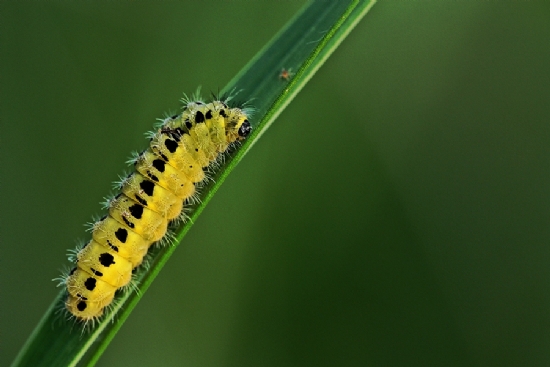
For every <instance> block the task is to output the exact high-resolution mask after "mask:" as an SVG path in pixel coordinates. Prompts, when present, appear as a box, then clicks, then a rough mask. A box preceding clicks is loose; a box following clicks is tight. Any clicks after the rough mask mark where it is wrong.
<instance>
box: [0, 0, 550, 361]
mask: <svg viewBox="0 0 550 367" xmlns="http://www.w3.org/2000/svg"><path fill="white" fill-rule="evenodd" d="M302 3H303V2H301V1H290V0H286V1H279V2H267V1H266V2H255V1H224V2H204V3H203V2H198V1H197V2H193V3H188V2H183V1H180V2H176V1H171V2H170V1H166V2H159V1H150V2H130V1H125V2H120V3H114V2H106V1H104V2H98V3H95V4H94V3H91V2H81V3H78V4H71V3H69V2H65V1H61V2H28V3H25V2H17V3H16V2H2V3H0V27H1V28H0V29H1V31H0V37H1V41H2V47H1V65H0V67H1V80H0V91H1V96H0V97H1V102H0V104H1V110H0V112H1V116H0V123H1V135H0V143H1V144H0V149H2V154H1V159H2V160H1V165H0V169H1V177H0V195H1V198H0V199H1V203H2V210H1V212H0V241H1V247H0V249H1V250H0V251H1V254H2V255H1V264H2V271H1V272H0V286H1V306H0V307H1V313H0V350H1V351H0V365H2V366H4V365H7V364H9V363H10V362H11V361H12V360H13V358H14V357H15V355H16V353H17V351H18V350H19V348H20V347H21V346H22V344H23V343H24V341H25V340H26V338H27V337H28V336H29V334H30V332H31V331H32V329H33V328H34V326H35V325H36V323H37V322H38V320H39V319H40V318H41V316H42V314H43V313H44V312H45V310H46V308H47V307H48V306H49V305H50V303H51V301H52V300H53V298H54V296H55V295H56V294H57V292H58V290H57V289H56V288H55V285H54V283H52V282H51V280H50V279H52V278H54V277H56V276H58V274H59V269H61V268H62V266H63V265H66V264H68V263H67V261H66V260H65V252H66V250H67V249H68V248H70V247H73V244H74V240H75V239H77V238H87V237H86V234H85V232H84V227H83V226H82V224H83V223H85V222H87V221H89V220H90V218H91V215H92V214H94V213H99V212H100V210H99V205H98V202H99V201H100V200H101V199H102V197H103V196H105V195H106V194H108V193H109V190H110V182H111V181H113V180H115V179H116V178H117V175H118V174H120V173H121V172H122V171H123V169H124V168H125V165H124V163H123V162H124V161H125V159H126V157H127V156H128V155H129V153H130V151H132V150H134V149H140V148H142V147H144V146H145V140H144V138H143V135H142V134H143V132H145V131H146V130H147V129H149V128H150V126H151V125H152V123H153V122H154V121H155V119H156V118H157V117H162V116H163V114H164V113H165V112H170V111H171V112H174V111H177V108H179V104H178V99H179V98H180V97H181V96H182V93H183V92H187V93H189V92H193V91H194V90H195V88H196V87H197V86H198V85H202V86H203V90H205V91H210V90H217V89H218V87H223V86H224V85H225V84H226V83H227V82H228V81H229V79H231V78H232V77H233V76H234V75H235V74H236V73H237V72H238V71H239V70H240V68H241V67H242V66H243V65H244V64H245V63H246V62H247V61H248V60H249V59H250V58H251V57H252V56H253V55H254V54H255V53H256V52H257V51H258V50H259V49H260V48H261V47H262V46H263V45H264V44H265V43H266V42H267V41H268V40H269V39H270V38H271V37H272V36H273V35H274V34H275V32H276V31H277V30H279V29H280V27H281V26H282V25H284V24H285V23H286V21H287V20H288V19H289V18H290V17H291V16H292V15H293V14H294V13H295V12H296V11H297V10H298V9H299V8H300V7H301V5H302ZM549 19H550V5H549V4H548V3H546V2H544V1H542V0H540V1H536V0H533V1H513V0H508V1H506V0H502V1H481V0H464V1H454V0H448V1H445V0H440V1H436V0H431V1H430V0H417V1H412V0H410V1H409V0H380V1H379V3H378V4H377V5H375V7H374V8H373V9H372V10H371V12H370V13H369V14H368V15H367V17H366V18H365V19H364V20H363V21H362V22H361V23H360V24H359V26H358V27H357V28H356V29H355V30H354V31H353V32H352V33H351V35H350V36H349V37H348V39H347V40H346V41H345V42H344V43H343V44H342V46H341V47H340V48H339V49H338V50H337V51H336V52H335V53H334V55H333V56H332V57H331V58H329V60H328V62H327V63H326V65H325V66H324V67H323V68H321V70H320V71H319V73H318V74H317V75H316V76H315V77H314V78H313V79H312V80H311V82H310V83H309V84H308V85H307V86H306V88H305V89H304V90H303V91H302V93H300V94H299V95H298V96H297V98H296V99H295V100H294V101H293V102H292V103H291V104H290V106H289V107H288V108H287V110H286V111H285V112H284V113H283V114H282V115H281V116H280V117H279V119H278V120H277V121H276V122H275V124H273V126H272V127H271V129H270V130H268V131H267V133H266V134H265V135H264V136H263V137H262V139H261V140H260V141H259V143H258V144H257V145H255V146H254V148H253V149H252V150H251V152H250V153H249V154H248V155H247V156H246V157H245V159H244V160H243V161H242V162H241V164H240V165H239V167H238V168H237V169H236V170H235V171H234V172H233V174H232V175H230V177H229V178H228V180H227V181H226V183H225V184H224V185H223V186H222V188H221V190H220V191H219V192H218V194H217V195H216V196H215V197H214V200H212V202H211V203H210V205H209V206H208V207H207V208H206V210H205V211H204V213H203V215H202V216H201V217H200V219H199V220H198V221H197V222H196V224H195V225H194V227H193V228H192V230H191V231H190V233H189V235H188V236H187V237H186V238H185V239H184V241H183V243H182V245H181V246H180V247H179V248H178V251H176V254H175V255H174V256H173V257H172V259H171V260H170V262H169V263H168V264H167V266H166V267H165V268H164V269H163V271H162V272H161V273H160V275H159V277H158V278H157V280H156V282H155V283H154V284H153V286H152V287H151V288H150V289H149V291H148V292H147V294H146V296H145V297H144V298H143V299H142V301H141V302H140V304H139V305H138V306H137V307H136V309H135V310H134V312H133V313H132V315H131V316H130V318H129V320H128V321H127V322H126V324H125V325H124V326H123V328H122V329H121V331H120V332H119V334H118V335H117V336H116V338H115V339H114V341H113V343H112V344H111V345H110V347H109V348H108V349H107V351H106V353H105V354H104V355H103V357H102V358H101V359H100V362H99V363H98V366H159V365H160V366H339V365H342V366H548V365H550V353H549V351H550V267H549V264H550V226H549V224H550V185H549V184H550V125H549V123H548V122H549V117H550V47H549V45H550V43H549V42H550V22H549ZM321 31H322V30H320V35H321ZM278 72H279V70H273V74H272V75H266V76H265V77H266V78H276V77H277V75H278Z"/></svg>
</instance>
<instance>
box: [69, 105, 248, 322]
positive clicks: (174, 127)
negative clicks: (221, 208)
mask: <svg viewBox="0 0 550 367" xmlns="http://www.w3.org/2000/svg"><path fill="white" fill-rule="evenodd" d="M227 102H228V100H225V101H218V100H215V101H213V102H210V103H204V102H202V101H200V100H197V101H190V100H188V99H187V97H186V99H185V103H186V106H185V107H184V110H183V112H182V114H180V115H177V116H173V117H169V118H166V119H164V121H163V122H162V124H161V125H160V126H158V128H157V130H156V131H154V132H152V133H150V134H149V137H150V143H149V148H148V149H146V150H145V151H143V152H142V153H140V154H136V156H135V157H134V159H132V163H133V164H134V169H135V172H133V173H131V174H129V175H128V176H127V177H125V178H123V179H121V181H120V182H119V183H118V184H117V188H118V189H119V190H120V193H119V194H118V195H117V196H115V197H114V198H113V199H110V200H108V201H107V203H108V212H109V214H108V215H107V216H105V217H103V218H102V219H100V220H99V221H96V222H95V223H94V224H93V225H92V226H91V232H92V240H91V241H90V242H88V244H87V245H86V246H84V247H83V248H82V249H81V250H80V251H78V252H77V253H76V256H75V258H76V267H75V268H74V269H73V270H72V271H71V273H70V274H69V275H68V276H66V277H65V278H63V283H64V284H65V286H66V287H67V291H68V297H67V300H66V301H65V307H66V309H67V310H68V311H69V312H70V314H71V317H74V318H76V319H77V320H80V321H83V322H84V323H87V322H91V323H92V324H93V322H94V321H95V320H96V319H98V318H99V317H101V316H102V315H103V314H104V310H105V308H106V307H109V306H110V305H111V303H112V302H113V298H114V296H115V293H116V291H117V290H118V289H120V288H122V287H126V286H128V285H129V284H132V283H131V278H132V271H133V269H135V268H136V267H138V266H140V265H141V264H142V262H143V259H144V257H145V256H146V255H147V251H148V249H149V247H150V246H151V245H152V244H153V243H155V242H159V241H160V243H163V242H166V239H167V238H169V237H170V232H167V230H168V224H169V223H170V222H171V221H179V220H182V218H184V217H185V208H184V206H185V203H189V202H196V201H197V200H199V198H198V197H197V196H196V189H197V187H200V185H201V184H202V183H203V182H204V181H205V179H207V177H208V176H207V174H206V173H207V172H210V171H212V170H213V169H215V168H217V167H218V162H219V161H220V160H221V159H222V158H220V157H223V153H225V152H226V151H227V149H228V148H229V146H231V144H233V143H235V142H236V141H239V140H243V139H245V138H246V137H247V136H248V134H249V133H250V131H251V127H250V123H249V122H248V113H247V111H246V110H245V109H241V108H230V107H229V106H228V105H227ZM134 286H135V285H134Z"/></svg>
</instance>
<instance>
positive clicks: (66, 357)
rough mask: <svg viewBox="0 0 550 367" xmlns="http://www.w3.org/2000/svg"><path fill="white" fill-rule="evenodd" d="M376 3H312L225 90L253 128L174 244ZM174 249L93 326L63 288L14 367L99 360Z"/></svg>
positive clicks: (156, 259)
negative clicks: (88, 327)
mask: <svg viewBox="0 0 550 367" xmlns="http://www.w3.org/2000/svg"><path fill="white" fill-rule="evenodd" d="M374 3H375V0H365V1H359V0H356V1H312V2H310V3H308V4H307V5H306V6H305V7H304V8H303V9H302V10H301V11H300V12H299V13H298V14H297V15H296V16H295V17H294V18H293V19H292V20H291V21H290V22H289V23H288V24H287V25H286V26H285V27H284V28H283V29H282V30H281V31H280V32H279V33H278V34H277V35H276V36H275V37H274V38H273V39H272V40H271V41H270V42H269V43H268V44H267V45H266V46H265V47H264V48H263V49H262V50H261V51H260V52H259V53H258V54H257V55H256V56H255V57H254V58H253V59H252V60H251V61H250V62H249V63H248V64H247V65H246V66H245V67H244V68H243V70H241V72H240V73H239V74H238V75H237V76H236V77H235V78H233V80H231V82H230V83H229V84H228V85H227V86H226V87H225V88H224V89H223V91H222V92H227V91H233V90H234V91H239V93H238V96H237V99H239V100H243V101H249V100H250V101H251V105H253V106H254V107H255V109H256V112H255V114H254V116H252V118H251V120H250V121H251V124H252V126H253V128H254V130H253V133H252V134H251V136H250V137H249V138H248V139H247V140H246V141H245V142H244V143H243V144H242V146H241V147H239V149H237V150H236V151H234V152H232V153H231V154H230V155H229V157H228V159H227V160H226V163H225V164H224V165H223V167H222V168H221V169H220V170H219V171H218V172H217V173H216V174H215V175H214V180H215V182H212V183H210V184H209V185H208V186H206V187H205V189H204V190H203V194H202V196H201V200H202V203H200V204H198V205H195V206H193V207H192V208H191V212H190V220H189V221H188V222H187V223H185V224H183V225H181V226H180V227H179V228H177V229H176V241H174V243H175V244H178V243H180V241H181V240H182V238H183V237H184V236H185V234H186V233H187V231H189V229H190V228H191V226H192V224H193V222H194V221H196V219H197V218H198V216H199V215H200V213H201V212H202V210H203V209H204V207H205V206H206V204H208V202H209V201H210V199H211V198H212V196H213V195H214V194H215V193H216V191H217V190H218V188H219V186H220V185H221V184H222V183H223V181H224V180H225V178H226V177H227V175H228V174H229V173H230V172H231V171H232V170H233V168H234V167H235V166H236V165H237V163H238V162H239V161H240V160H241V159H242V157H243V156H244V155H245V154H246V153H247V152H248V151H249V150H250V148H251V147H252V145H254V144H255V143H256V141H257V140H258V139H259V138H260V136H261V135H262V134H263V132H265V130H266V129H267V128H268V127H269V125H270V124H271V123H272V122H273V121H274V120H275V118H276V117H277V116H278V115H279V114H280V113H281V112H282V110H283V109H284V108H285V107H286V106H287V105H288V104H289V103H290V101H291V100H292V99H293V98H294V96H295V95H296V94H297V93H298V92H299V91H300V90H301V89H302V88H303V86H304V85H305V84H306V83H307V81H308V80H309V79H310V78H311V77H312V76H313V75H314V73H315V72H316V71H317V70H318V69H319V68H320V67H321V65H322V64H323V63H324V61H325V60H326V59H327V58H328V57H329V56H330V54H331V53H332V52H333V51H334V50H335V48H336V47H337V46H338V45H339V44H340V43H341V42H342V41H343V39H344V38H345V37H346V36H347V34H348V33H349V32H350V31H351V30H352V29H353V27H354V26H355V25H356V24H357V23H358V22H359V20H360V19H361V18H362V17H363V16H364V15H365V14H366V13H367V12H368V10H369V9H370V8H371V7H372V5H373V4H374ZM283 68H285V69H287V70H289V69H290V70H292V71H293V72H294V73H295V74H294V75H293V77H292V78H291V79H290V81H287V80H281V79H280V78H279V72H280V71H281V70H282V69H283ZM175 249H176V245H174V246H169V247H164V248H153V249H152V250H151V251H150V254H149V255H148V257H149V263H150V266H149V267H148V268H147V269H146V268H145V267H141V268H138V269H137V270H136V278H137V280H138V282H139V287H140V292H139V293H137V292H126V293H124V294H122V295H120V296H118V297H117V301H118V303H117V306H116V307H115V308H114V309H113V310H112V313H111V314H109V315H107V317H105V318H103V319H102V320H101V321H100V322H99V323H98V324H97V325H96V327H95V328H94V329H93V331H91V332H85V333H81V328H80V327H79V326H78V325H75V324H74V323H73V322H69V321H66V320H64V319H63V317H60V316H59V315H58V314H56V310H58V309H60V308H61V307H62V303H63V300H64V297H65V292H64V291H62V292H60V294H59V296H58V297H57V298H56V299H55V301H54V303H53V304H52V305H51V307H50V308H49V309H48V311H47V312H46V314H45V315H44V317H43V318H42V320H41V321H40V323H39V324H38V325H37V327H36V329H35V330H34V332H33V333H32V334H31V336H30V338H29V340H28V341H27V343H26V344H25V346H24V347H23V349H22V350H21V352H20V353H19V355H18V357H17V358H16V360H15V361H14V364H13V366H34V367H35V366H74V365H76V364H77V363H79V362H81V361H86V362H87V364H88V365H89V366H92V365H94V364H95V362H96V361H97V360H98V359H99V357H100V356H101V354H102V353H103V351H104V350H105V348H106V347H107V345H108V344H109V342H110V341H111V340H112V338H113V337H114V335H115V334H116V332H117V331H118V329H119V328H120V327H121V326H122V324H123V323H124V321H125V320H126V318H127V317H128V316H129V314H130V313H131V311H132V310H133V308H134V307H135V305H136V304H137V302H138V301H139V300H140V298H141V297H142V296H143V294H144V293H145V292H146V290H147V289H148V287H149V286H150V284H151V283H152V281H153V280H154V279H155V277H156V275H157V274H158V272H159V271H160V270H161V269H162V267H163V266H164V264H165V263H166V261H167V260H168V259H169V258H170V256H171V254H172V253H173V252H174V250H175ZM113 314H115V315H113ZM111 316H114V319H113V321H110V319H111Z"/></svg>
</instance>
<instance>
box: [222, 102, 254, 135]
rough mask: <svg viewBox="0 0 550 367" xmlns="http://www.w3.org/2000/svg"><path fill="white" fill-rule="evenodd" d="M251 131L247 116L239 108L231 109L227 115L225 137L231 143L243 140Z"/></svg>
mask: <svg viewBox="0 0 550 367" xmlns="http://www.w3.org/2000/svg"><path fill="white" fill-rule="evenodd" d="M251 131H252V126H251V125H250V122H249V121H248V116H247V115H246V113H245V112H244V111H243V110H241V109H240V108H232V109H230V110H229V113H228V114H227V125H226V136H227V141H228V142H230V143H232V142H234V141H236V140H244V139H245V138H246V137H247V136H248V135H249V134H250V132H251Z"/></svg>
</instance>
